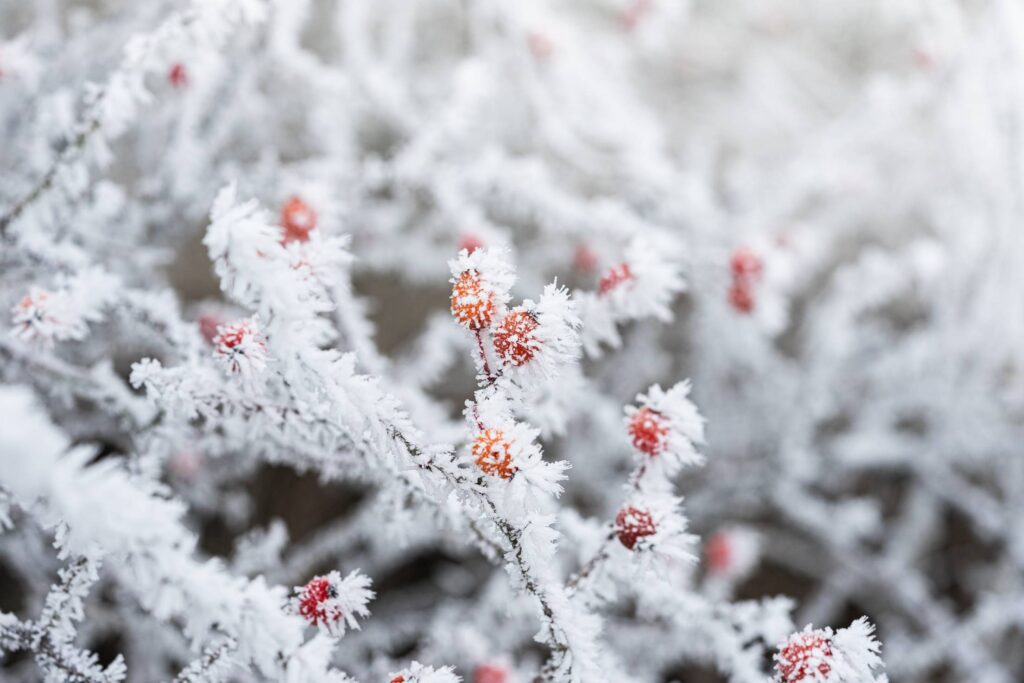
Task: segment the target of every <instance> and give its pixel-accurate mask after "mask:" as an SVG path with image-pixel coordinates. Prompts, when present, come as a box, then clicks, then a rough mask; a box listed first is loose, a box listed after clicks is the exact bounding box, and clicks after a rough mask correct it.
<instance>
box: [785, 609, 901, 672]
mask: <svg viewBox="0 0 1024 683" xmlns="http://www.w3.org/2000/svg"><path fill="white" fill-rule="evenodd" d="M874 630H875V628H874V626H872V625H871V623H870V622H869V621H868V620H867V617H861V618H860V619H858V620H856V621H854V622H853V623H852V624H850V626H849V627H847V628H842V629H839V630H838V631H836V632H833V631H832V629H831V628H823V629H812V628H811V626H809V625H808V626H807V627H805V628H804V630H803V631H800V632H798V633H794V634H793V635H791V636H790V637H789V638H787V639H786V641H785V642H784V643H782V644H781V645H779V651H778V653H776V655H775V678H774V680H775V681H776V683H885V682H886V681H887V680H888V679H887V678H886V676H885V675H884V674H880V673H878V672H877V670H878V669H880V668H881V667H882V660H881V657H879V651H880V649H881V645H880V644H879V642H878V641H877V640H875V638H874V635H873V633H874Z"/></svg>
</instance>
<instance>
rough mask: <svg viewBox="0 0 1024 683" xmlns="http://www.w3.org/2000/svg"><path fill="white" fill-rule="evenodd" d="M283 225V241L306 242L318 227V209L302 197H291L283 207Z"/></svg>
mask: <svg viewBox="0 0 1024 683" xmlns="http://www.w3.org/2000/svg"><path fill="white" fill-rule="evenodd" d="M281 227H283V228H284V239H283V240H282V241H283V242H285V243H288V242H305V241H306V240H308V239H309V233H311V232H312V231H313V230H314V229H315V228H316V211H314V210H313V207H311V206H310V205H309V204H307V203H306V202H305V201H304V200H303V199H302V198H301V197H291V198H289V199H288V201H287V202H285V203H284V206H283V207H282V208H281Z"/></svg>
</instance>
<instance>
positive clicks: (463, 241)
mask: <svg viewBox="0 0 1024 683" xmlns="http://www.w3.org/2000/svg"><path fill="white" fill-rule="evenodd" d="M483 246H484V241H483V240H482V239H480V238H479V237H477V236H476V235H474V234H472V233H468V234H465V235H461V236H460V237H459V251H462V250H463V249H465V250H466V253H467V254H472V253H473V252H475V251H476V250H477V249H483Z"/></svg>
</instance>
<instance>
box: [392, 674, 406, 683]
mask: <svg viewBox="0 0 1024 683" xmlns="http://www.w3.org/2000/svg"><path fill="white" fill-rule="evenodd" d="M389 683H405V676H403V675H402V674H398V675H397V676H395V677H394V678H392V679H391V680H390V681H389Z"/></svg>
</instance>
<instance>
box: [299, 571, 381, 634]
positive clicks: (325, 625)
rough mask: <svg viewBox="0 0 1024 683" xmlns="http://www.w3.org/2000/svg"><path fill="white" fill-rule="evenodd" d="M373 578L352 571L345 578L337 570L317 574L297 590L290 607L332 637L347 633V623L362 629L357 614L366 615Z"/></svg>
mask: <svg viewBox="0 0 1024 683" xmlns="http://www.w3.org/2000/svg"><path fill="white" fill-rule="evenodd" d="M369 588H370V579H368V578H367V577H365V576H363V575H362V574H360V573H358V572H352V573H351V574H349V575H348V576H346V577H345V578H344V579H343V578H341V574H339V573H338V572H337V571H332V572H330V573H329V574H326V575H324V576H317V577H314V578H313V579H312V580H310V582H309V583H307V584H306V585H305V586H302V587H299V588H296V589H295V593H296V595H295V597H293V598H292V600H291V602H290V604H289V607H290V609H291V611H292V613H294V614H298V615H299V616H301V617H302V618H303V619H305V620H306V621H307V622H309V623H310V624H312V625H313V626H316V627H317V628H319V629H320V630H321V631H323V632H325V633H328V634H330V635H332V636H340V635H343V634H344V633H345V626H346V625H347V626H348V627H349V628H359V623H358V622H357V621H356V616H360V617H366V616H368V615H369V613H370V612H369V610H368V609H367V608H366V604H367V603H368V602H369V601H370V600H372V599H373V595H374V594H373V591H371V590H370V589H369Z"/></svg>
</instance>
